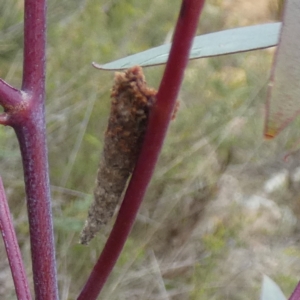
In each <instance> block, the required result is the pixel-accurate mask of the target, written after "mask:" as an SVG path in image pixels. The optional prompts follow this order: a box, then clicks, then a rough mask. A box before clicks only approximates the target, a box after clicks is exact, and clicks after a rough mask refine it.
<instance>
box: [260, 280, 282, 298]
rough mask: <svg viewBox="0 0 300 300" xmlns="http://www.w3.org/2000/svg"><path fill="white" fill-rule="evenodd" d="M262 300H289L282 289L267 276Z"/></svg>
mask: <svg viewBox="0 0 300 300" xmlns="http://www.w3.org/2000/svg"><path fill="white" fill-rule="evenodd" d="M260 300H287V299H286V297H285V296H284V294H283V293H282V291H281V289H280V287H279V286H278V285H277V284H276V283H275V282H274V281H273V280H272V279H271V278H270V277H268V276H267V275H264V277H263V284H262V290H261V295H260Z"/></svg>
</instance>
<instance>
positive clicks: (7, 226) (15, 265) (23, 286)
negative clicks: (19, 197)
mask: <svg viewBox="0 0 300 300" xmlns="http://www.w3.org/2000/svg"><path fill="white" fill-rule="evenodd" d="M0 229H1V234H2V238H3V241H4V245H5V250H6V253H7V258H8V261H9V265H10V269H11V273H12V277H13V280H14V284H15V290H16V294H17V297H18V299H24V300H31V295H30V290H29V285H28V281H27V277H26V273H25V268H24V265H23V261H22V256H21V252H20V248H19V245H18V241H17V237H16V233H15V230H14V226H13V222H12V219H11V216H10V211H9V207H8V203H7V199H6V196H5V191H4V187H3V183H2V179H1V177H0Z"/></svg>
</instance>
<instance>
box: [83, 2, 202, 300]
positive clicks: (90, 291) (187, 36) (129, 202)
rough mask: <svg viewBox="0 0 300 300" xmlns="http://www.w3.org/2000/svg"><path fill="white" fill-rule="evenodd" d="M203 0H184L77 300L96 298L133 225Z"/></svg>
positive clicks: (172, 105)
mask: <svg viewBox="0 0 300 300" xmlns="http://www.w3.org/2000/svg"><path fill="white" fill-rule="evenodd" d="M203 4H204V0H183V1H182V5H181V10H180V14H179V18H178V21H177V25H176V29H175V33H174V40H173V44H172V48H171V52H170V55H169V59H168V62H167V66H166V69H165V72H164V75H163V78H162V81H161V84H160V87H159V91H158V94H157V100H156V104H155V106H154V108H153V110H152V112H151V115H150V120H149V125H148V129H147V132H146V135H145V141H144V144H143V147H142V150H141V154H140V157H139V159H138V162H137V164H136V167H135V170H134V172H133V175H132V178H131V181H130V183H129V186H128V188H127V191H126V194H125V197H124V201H123V203H122V205H121V208H120V212H119V214H118V217H117V220H116V223H115V225H114V227H113V229H112V231H111V233H110V236H109V238H108V240H107V242H106V245H105V247H104V249H103V251H102V253H101V255H100V258H99V260H98V262H97V263H96V265H95V266H94V269H93V271H92V273H91V275H90V277H89V279H88V281H87V283H86V285H85V286H84V288H83V290H82V291H81V293H80V295H79V297H78V300H84V299H89V300H93V299H96V298H97V296H98V294H99V293H100V291H101V289H102V288H103V286H104V284H105V282H106V280H107V278H108V276H109V274H110V272H111V271H112V269H113V267H114V265H115V263H116V261H117V259H118V257H119V255H120V253H121V251H122V249H123V246H124V244H125V242H126V239H127V237H128V235H129V233H130V231H131V228H132V226H133V223H134V220H135V217H136V214H137V212H138V209H139V207H140V205H141V202H142V199H143V196H144V194H145V192H146V189H147V186H148V184H149V182H150V180H151V177H152V174H153V172H154V168H155V164H156V162H157V159H158V156H159V153H160V150H161V147H162V145H163V141H164V138H165V135H166V132H167V129H168V125H169V122H170V120H171V116H172V113H173V109H174V106H175V102H176V98H177V95H178V92H179V89H180V85H181V82H182V79H183V75H184V70H185V67H186V65H187V62H188V56H189V51H190V48H191V45H192V41H193V37H194V35H195V33H196V29H197V24H198V19H199V15H200V12H201V9H202V7H203Z"/></svg>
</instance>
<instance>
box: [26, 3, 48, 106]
mask: <svg viewBox="0 0 300 300" xmlns="http://www.w3.org/2000/svg"><path fill="white" fill-rule="evenodd" d="M46 9H47V0H25V12H24V60H23V84H22V90H23V91H25V92H28V93H31V92H34V93H35V95H39V93H42V94H44V91H45V70H46V56H45V52H46ZM40 98H41V99H39V100H40V101H42V102H43V101H44V97H40Z"/></svg>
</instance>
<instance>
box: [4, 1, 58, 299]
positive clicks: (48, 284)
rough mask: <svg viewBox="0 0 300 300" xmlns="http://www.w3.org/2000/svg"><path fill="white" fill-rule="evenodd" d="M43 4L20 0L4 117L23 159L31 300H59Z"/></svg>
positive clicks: (44, 5)
mask: <svg viewBox="0 0 300 300" xmlns="http://www.w3.org/2000/svg"><path fill="white" fill-rule="evenodd" d="M45 49H46V0H25V15H24V70H23V85H22V95H24V97H23V99H22V100H23V101H25V104H26V105H23V103H20V104H21V105H20V108H18V109H15V110H14V111H13V113H12V114H11V115H10V116H9V117H10V122H11V124H12V127H13V128H14V130H15V132H16V134H17V137H18V140H19V144H20V148H21V154H22V160H23V168H24V179H25V188H26V195H27V208H28V218H29V229H30V241H31V256H32V269H33V282H34V289H35V299H37V300H55V299H58V288H57V280H56V265H55V248H54V236H53V224H52V215H51V199H50V188H49V186H50V184H49V175H48V157H47V147H46V129H45V112H44V100H45V57H46V56H45V52H46V51H45Z"/></svg>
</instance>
